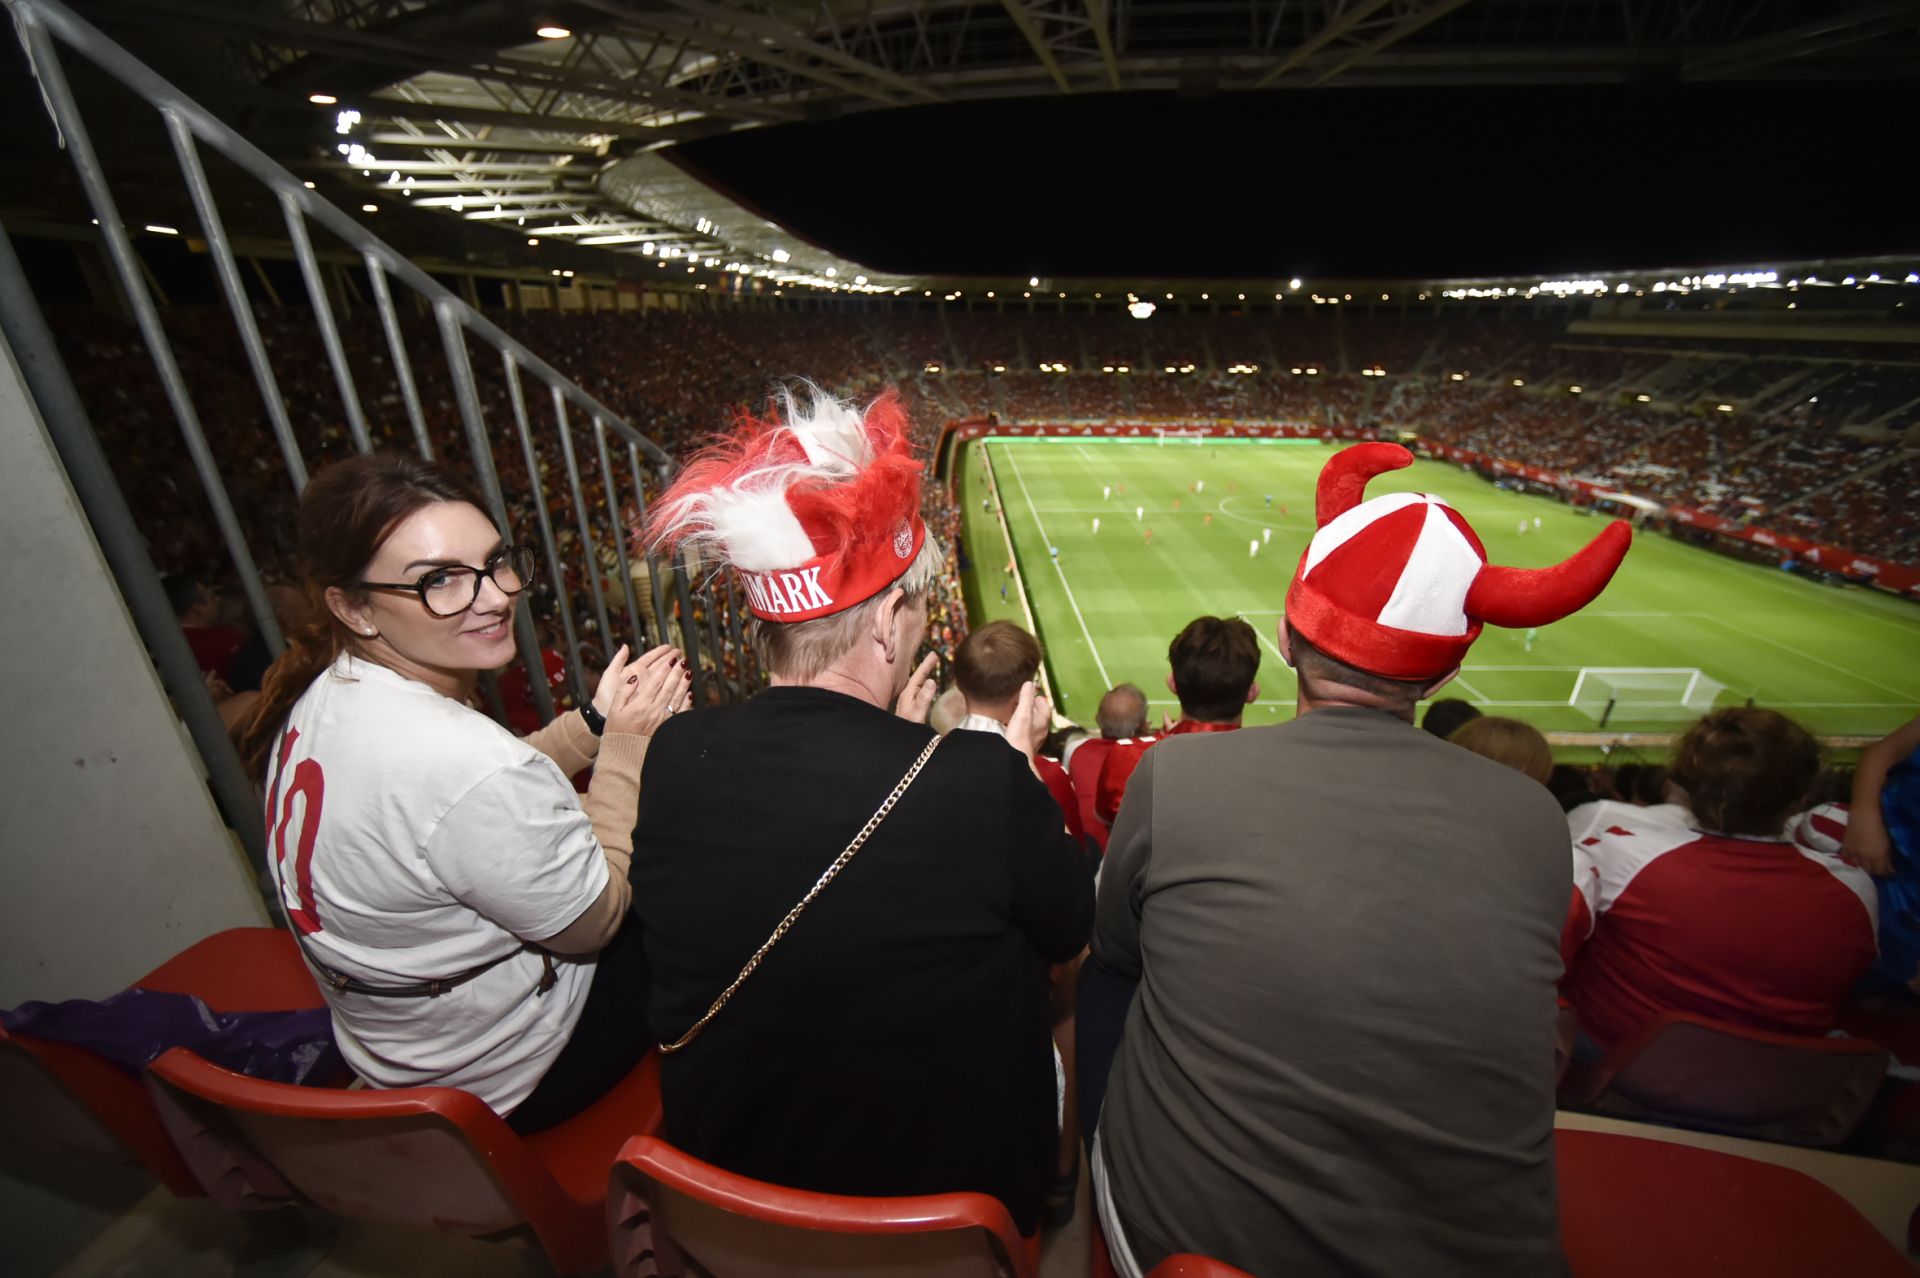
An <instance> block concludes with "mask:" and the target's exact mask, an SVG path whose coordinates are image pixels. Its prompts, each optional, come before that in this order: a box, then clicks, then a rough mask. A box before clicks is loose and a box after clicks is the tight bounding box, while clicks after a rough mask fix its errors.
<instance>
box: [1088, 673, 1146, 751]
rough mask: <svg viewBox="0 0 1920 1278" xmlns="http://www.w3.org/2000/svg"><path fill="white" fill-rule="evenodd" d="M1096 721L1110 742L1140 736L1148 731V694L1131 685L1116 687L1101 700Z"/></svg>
mask: <svg viewBox="0 0 1920 1278" xmlns="http://www.w3.org/2000/svg"><path fill="white" fill-rule="evenodd" d="M1094 721H1095V722H1096V723H1098V724H1099V725H1100V735H1101V736H1102V737H1105V738H1106V739H1107V740H1109V741H1120V740H1124V739H1125V738H1127V737H1137V736H1139V735H1140V734H1141V733H1143V732H1145V731H1146V730H1147V694H1146V693H1144V692H1142V691H1140V689H1138V688H1136V687H1134V686H1133V685H1132V684H1130V683H1123V684H1119V685H1117V686H1115V687H1114V688H1112V689H1110V690H1109V691H1108V692H1107V695H1106V696H1104V697H1102V698H1100V709H1099V710H1098V711H1097V712H1095V715H1094Z"/></svg>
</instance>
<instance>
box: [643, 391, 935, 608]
mask: <svg viewBox="0 0 1920 1278" xmlns="http://www.w3.org/2000/svg"><path fill="white" fill-rule="evenodd" d="M796 390H797V391H798V393H797V394H796V393H795V392H796ZM641 536H642V538H643V539H644V540H645V541H646V543H647V544H648V545H649V546H650V547H651V548H653V549H655V550H667V549H673V548H676V547H680V548H685V549H686V550H688V551H690V552H692V553H693V554H695V555H697V556H698V558H699V560H700V562H701V563H702V564H703V565H706V566H708V567H713V568H732V569H734V570H735V571H736V572H737V573H739V575H740V580H741V583H742V585H743V586H744V587H745V589H746V592H747V606H748V607H749V608H750V609H751V610H752V612H753V614H754V615H755V616H756V617H759V618H760V619H762V620H763V621H782V622H794V621H812V620H814V619H816V618H819V617H828V616H832V615H833V614H834V613H837V612H845V611H846V610H847V609H849V608H852V607H854V606H855V605H857V604H862V603H865V602H866V601H867V600H869V599H871V598H873V597H874V596H875V595H878V594H880V593H881V592H882V591H884V590H885V589H886V588H887V587H888V586H891V585H892V584H893V583H894V582H896V581H898V580H899V579H900V578H901V577H902V576H903V575H905V573H906V572H907V570H908V569H909V568H911V567H912V566H913V561H914V559H915V557H916V556H918V555H919V553H920V548H921V547H922V546H923V545H924V544H925V543H926V540H927V526H926V524H925V523H923V522H922V521H921V518H920V463H919V461H917V460H916V459H915V458H914V456H913V450H912V447H911V445H910V443H909V441H908V438H907V416H906V414H905V413H904V412H903V411H901V408H900V400H899V397H898V396H897V395H896V394H895V393H894V392H893V391H891V390H889V391H887V392H885V393H884V394H882V395H881V396H880V397H879V398H878V399H876V400H875V401H874V402H873V403H872V404H870V405H868V406H867V409H866V411H865V412H864V413H863V412H860V411H859V410H857V409H855V408H854V407H853V406H852V405H850V404H847V403H844V402H842V401H841V400H839V399H836V398H835V397H834V396H832V395H830V394H828V393H827V392H826V391H824V390H821V389H820V388H819V387H818V386H815V385H814V384H813V383H811V382H801V383H799V384H798V386H797V387H783V388H782V389H781V390H780V391H779V392H778V394H777V395H776V396H775V402H774V406H773V412H771V413H770V414H769V415H768V416H767V417H765V418H757V417H752V416H746V415H743V416H742V417H740V419H739V420H738V421H737V422H736V423H735V427H734V430H733V432H732V434H730V435H728V436H726V437H724V438H722V439H720V440H719V441H717V442H715V443H714V444H712V445H711V446H709V447H708V448H706V449H704V450H703V451H701V452H700V453H698V454H696V455H695V456H694V458H693V459H692V460H691V461H689V462H688V463H687V465H686V466H685V467H684V468H683V469H682V470H681V471H680V473H679V474H678V475H677V476H676V477H675V478H674V481H673V484H672V486H671V487H669V488H668V489H667V491H666V492H665V493H663V494H661V496H660V499H659V500H658V501H657V502H656V503H655V504H654V507H653V509H652V510H651V511H649V512H648V515H647V523H646V527H645V528H644V529H643V530H642V532H641Z"/></svg>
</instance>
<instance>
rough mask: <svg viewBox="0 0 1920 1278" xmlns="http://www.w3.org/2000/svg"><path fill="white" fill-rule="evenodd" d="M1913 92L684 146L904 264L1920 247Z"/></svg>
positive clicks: (1221, 272) (1387, 104)
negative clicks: (1914, 194)
mask: <svg viewBox="0 0 1920 1278" xmlns="http://www.w3.org/2000/svg"><path fill="white" fill-rule="evenodd" d="M1915 97H1916V95H1915V90H1914V86H1913V84H1912V83H1911V82H1893V81H1870V82H1860V83H1790V82H1789V83H1777V84H1733V85H1674V84H1650V85H1635V86H1627V87H1618V86H1615V87H1606V88H1588V87H1567V88H1518V89H1423V90H1374V89H1353V90H1342V89H1330V90H1321V91H1312V92H1283V93H1262V94H1234V95H1219V96H1213V97H1207V98H1199V99H1194V98H1179V97H1175V96H1172V95H1144V94H1130V95H1124V96H1123V95H1105V96H1082V97H1076V98H1050V99H1045V100H1041V101H1002V102H989V103H979V104H969V105H961V106H935V107H918V108H908V109H900V110H889V111H878V112H871V113H866V114H860V115H853V116H849V117H847V118H845V119H842V120H839V121H835V122H832V123H827V124H809V125H789V126H782V127H779V128H771V129H760V130H753V131H749V132H743V133H737V134H733V135H730V136H727V137H724V138H718V139H713V140H710V141H706V142H701V143H697V144H693V145H689V146H686V147H683V148H682V149H681V154H682V157H683V159H684V160H685V161H686V162H688V163H689V165H690V166H691V167H693V168H695V169H696V170H699V171H702V172H704V173H706V174H707V175H709V176H710V177H711V178H712V179H714V180H716V181H717V182H718V183H719V184H720V185H722V186H724V187H726V188H728V189H730V190H732V191H733V192H734V193H736V194H737V195H739V196H742V197H744V198H745V199H747V200H748V201H750V202H751V203H753V204H756V205H758V206H760V207H761V208H762V209H763V210H765V211H766V212H767V213H768V215H769V216H771V217H773V218H774V219H775V220H778V221H781V222H782V223H783V224H784V225H787V226H790V227H792V228H793V229H794V230H796V231H797V232H799V233H801V234H803V235H805V236H807V237H808V238H810V239H813V240H815V241H817V242H819V243H821V244H824V245H826V246H828V247H829V248H832V249H834V250H836V251H838V252H840V253H843V254H845V255H846V256H848V257H850V258H853V259H855V260H857V261H860V262H863V263H865V264H867V265H870V266H875V267H878V268H880V269H883V270H891V271H901V272H912V273H929V274H961V275H967V274H1002V275H1004V274H1023V275H1024V274H1027V273H1029V272H1032V273H1037V274H1042V275H1052V276H1087V275H1127V276H1155V275H1166V276H1198V277H1206V276H1226V277H1260V276H1286V275H1290V274H1311V275H1318V276H1322V277H1325V276H1342V275H1353V276H1417V277H1436V276H1449V275H1483V274H1505V273H1516V274H1523V273H1531V272H1541V273H1546V274H1558V273H1561V272H1579V271H1584V270H1600V269H1626V268H1634V267H1652V266H1663V265H1692V264H1712V263H1732V262H1760V261H1765V260H1770V259H1775V258H1778V259H1792V258H1814V257H1827V256H1841V255H1855V254H1875V253H1902V252H1912V251H1915V250H1920V220H1917V219H1916V218H1915V215H1914V201H1913V199H1912V197H1911V195H1910V194H1908V192H1910V191H1911V190H1912V189H1913V185H1914V182H1915V178H1916V174H1915V171H1914V170H1915V162H1914V160H1915V152H1914V150H1913V148H1912V145H1911V135H1910V134H1908V135H1907V136H1904V137H1903V136H1901V134H1903V133H1906V132H1907V130H1908V129H1909V128H1910V125H1911V120H1912V118H1913V115H1914V105H1915Z"/></svg>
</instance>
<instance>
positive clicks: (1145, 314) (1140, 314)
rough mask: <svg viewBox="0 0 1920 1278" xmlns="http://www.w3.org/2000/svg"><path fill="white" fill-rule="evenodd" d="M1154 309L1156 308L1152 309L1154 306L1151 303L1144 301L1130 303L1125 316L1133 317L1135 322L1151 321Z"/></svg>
mask: <svg viewBox="0 0 1920 1278" xmlns="http://www.w3.org/2000/svg"><path fill="white" fill-rule="evenodd" d="M1155 309H1156V308H1155V307H1154V304H1153V303H1152V302H1145V301H1141V302H1130V303H1128V305H1127V314H1129V315H1131V316H1133V317H1134V318H1135V319H1137V320H1143V319H1151V318H1153V312H1154V310H1155Z"/></svg>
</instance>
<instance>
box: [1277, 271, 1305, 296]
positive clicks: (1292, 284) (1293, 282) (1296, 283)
mask: <svg viewBox="0 0 1920 1278" xmlns="http://www.w3.org/2000/svg"><path fill="white" fill-rule="evenodd" d="M1287 287H1288V288H1299V287H1300V277H1299V276H1297V275H1296V276H1294V277H1293V278H1292V279H1290V280H1288V281H1287ZM1276 296H1277V294H1276Z"/></svg>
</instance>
